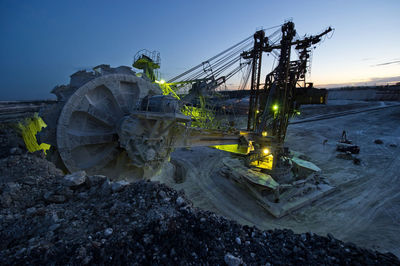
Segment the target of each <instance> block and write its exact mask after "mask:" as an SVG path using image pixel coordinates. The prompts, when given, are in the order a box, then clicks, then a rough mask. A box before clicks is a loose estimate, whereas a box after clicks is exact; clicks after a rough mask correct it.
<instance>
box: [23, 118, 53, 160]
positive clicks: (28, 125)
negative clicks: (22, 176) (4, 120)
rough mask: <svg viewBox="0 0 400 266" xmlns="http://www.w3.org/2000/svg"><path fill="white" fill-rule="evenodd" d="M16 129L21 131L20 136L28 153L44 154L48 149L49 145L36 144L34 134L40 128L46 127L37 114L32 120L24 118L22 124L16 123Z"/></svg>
mask: <svg viewBox="0 0 400 266" xmlns="http://www.w3.org/2000/svg"><path fill="white" fill-rule="evenodd" d="M18 127H19V128H20V129H21V135H22V138H23V139H24V142H25V145H26V148H27V149H28V151H29V152H35V151H39V150H43V152H44V153H45V154H46V153H47V150H48V149H50V145H49V144H47V143H41V144H40V145H39V144H38V142H37V139H36V134H37V133H38V132H40V131H41V130H42V128H44V127H47V125H46V123H45V122H44V121H43V119H42V118H41V117H39V116H38V115H37V114H35V115H34V117H32V118H26V119H25V121H23V122H22V123H21V122H20V123H18Z"/></svg>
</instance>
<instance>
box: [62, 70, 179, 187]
mask: <svg viewBox="0 0 400 266" xmlns="http://www.w3.org/2000/svg"><path fill="white" fill-rule="evenodd" d="M159 94H162V92H161V90H160V89H159V87H158V86H157V85H154V84H152V83H151V82H149V81H147V80H145V79H143V78H139V77H136V76H135V75H131V74H108V75H103V76H99V77H96V78H94V79H92V80H90V81H89V82H87V83H85V84H84V85H83V86H81V87H79V88H78V89H77V90H76V91H75V92H74V93H73V94H72V95H71V96H70V97H69V99H68V100H67V101H66V102H65V104H64V106H63V108H62V111H61V114H60V116H59V119H58V123H57V132H56V139H57V150H58V152H59V155H60V157H61V159H62V161H63V163H64V164H65V167H66V168H67V169H68V171H70V172H74V171H79V170H85V171H86V172H87V173H88V174H103V175H106V176H108V177H110V178H113V179H122V178H123V179H128V180H135V179H141V178H143V177H144V178H146V177H148V176H151V175H152V174H154V172H155V171H157V170H159V169H160V167H161V165H162V163H163V162H164V161H165V160H166V159H167V158H168V156H169V153H170V151H171V149H170V147H169V146H168V145H167V144H168V140H169V139H170V138H171V134H169V131H168V129H166V127H167V126H168V125H167V124H166V122H167V121H164V122H165V123H160V122H157V121H158V120H157V119H148V118H146V117H142V118H140V117H135V116H132V114H133V113H135V112H137V110H138V108H140V103H141V100H142V99H143V98H144V97H146V96H152V95H159ZM155 131H159V132H163V134H162V135H160V134H156V135H157V136H158V139H157V140H152V137H153V135H155V134H154V132H155ZM128 146H129V147H134V148H133V149H130V150H129V149H128V151H127V149H126V148H127V147H128ZM135 148H136V154H134V152H135ZM132 150H133V151H132ZM134 156H136V157H134ZM132 157H134V158H133V159H134V160H132Z"/></svg>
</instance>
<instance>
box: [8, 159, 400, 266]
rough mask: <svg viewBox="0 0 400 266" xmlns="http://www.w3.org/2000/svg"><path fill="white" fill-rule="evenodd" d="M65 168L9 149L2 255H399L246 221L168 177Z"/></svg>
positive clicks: (326, 259) (110, 259)
mask: <svg viewBox="0 0 400 266" xmlns="http://www.w3.org/2000/svg"><path fill="white" fill-rule="evenodd" d="M72 175H73V176H75V178H72V177H71V175H67V176H64V175H63V173H62V172H61V171H60V170H58V169H57V168H55V166H54V165H53V164H51V163H49V162H48V161H46V160H45V159H44V158H43V157H42V155H41V154H33V155H32V154H26V153H23V154H19V155H18V154H9V156H7V157H5V158H2V159H0V239H1V241H0V264H1V265H16V264H18V265H27V264H29V265H32V264H34V265H35V264H36V265H37V264H40V265H48V264H51V265H65V264H73V265H75V264H83V265H86V264H102V265H104V264H107V265H115V264H118V265H119V264H131V265H142V264H146V265H147V264H152V265H153V264H155V265H159V264H162V265H170V264H176V265H277V264H278V265H283V264H285V265H286V264H310V265H320V264H327V265H332V264H358V265H370V264H380V265H396V264H397V265H399V264H400V261H399V259H398V258H397V257H395V256H394V255H393V254H391V253H384V254H383V253H380V252H376V251H373V250H368V249H364V248H360V247H357V246H356V245H354V244H352V243H344V242H342V241H340V240H337V239H335V238H334V237H333V236H332V235H330V234H329V235H328V236H327V237H324V236H319V235H316V234H313V233H311V232H306V233H303V234H295V233H294V232H293V231H291V230H266V231H262V230H259V229H258V228H256V227H250V226H246V225H244V226H243V225H240V224H238V223H236V222H235V221H231V220H227V219H225V218H224V217H221V216H218V215H216V214H214V213H212V212H208V211H204V210H201V209H198V208H194V207H193V205H192V203H191V202H190V201H189V200H188V199H187V198H186V197H185V195H184V193H183V192H182V191H176V190H173V189H171V188H169V187H167V186H166V185H164V184H160V183H157V182H150V181H140V182H136V183H131V184H128V183H126V182H119V183H118V182H111V181H110V180H109V179H108V178H107V177H106V176H101V175H95V176H87V175H86V174H85V173H83V172H80V173H73V174H72Z"/></svg>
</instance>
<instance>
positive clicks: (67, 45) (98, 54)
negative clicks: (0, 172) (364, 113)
mask: <svg viewBox="0 0 400 266" xmlns="http://www.w3.org/2000/svg"><path fill="white" fill-rule="evenodd" d="M399 11H400V1H398V0H392V1H391V0H386V1H368V0H364V1H350V0H348V1H333V0H332V1H322V0H320V1H216V0H214V1H207V0H205V1H204V0H203V1H150V0H148V1H83V0H81V1H55V0H53V1H12V0H0V47H1V49H0V58H1V61H2V62H1V64H0V100H26V99H46V98H52V96H51V94H50V93H49V92H50V90H51V89H52V88H53V87H54V86H55V85H58V84H66V83H68V81H69V75H71V74H72V73H73V72H75V71H77V70H80V69H83V68H89V67H93V66H96V65H99V64H103V63H106V64H110V65H112V66H119V65H131V64H132V58H133V55H134V54H135V53H136V52H137V51H138V50H140V49H143V48H146V49H149V50H158V51H160V53H161V60H162V61H161V62H162V66H161V73H162V74H163V76H164V77H165V78H166V79H168V78H170V77H173V76H174V75H177V74H179V73H181V72H183V71H185V70H186V69H188V68H190V67H192V66H194V65H196V64H198V63H200V62H202V61H203V60H205V59H207V58H209V57H211V56H213V55H215V54H217V53H218V52H219V51H222V50H224V49H225V48H227V47H229V46H230V45H233V44H235V43H237V42H238V41H240V40H242V39H244V38H245V37H247V36H249V35H251V34H253V33H254V32H255V30H256V29H259V28H260V27H264V28H268V27H270V26H275V25H279V24H282V23H283V22H284V21H285V20H286V19H293V22H294V23H295V24H296V29H297V32H298V33H299V35H304V34H306V33H308V34H314V33H318V32H320V31H321V30H323V29H325V28H326V27H327V26H333V27H334V28H335V33H334V35H333V37H332V38H331V39H329V40H326V41H325V42H324V43H322V44H321V45H320V46H319V47H318V48H317V49H316V50H315V52H314V56H313V62H312V72H311V80H312V81H314V82H315V84H317V85H320V86H328V87H333V86H335V85H337V84H346V85H347V84H371V83H377V82H378V83H381V82H383V83H384V82H387V81H400V34H399V33H400V30H399V28H400V16H399ZM387 63H389V64H387Z"/></svg>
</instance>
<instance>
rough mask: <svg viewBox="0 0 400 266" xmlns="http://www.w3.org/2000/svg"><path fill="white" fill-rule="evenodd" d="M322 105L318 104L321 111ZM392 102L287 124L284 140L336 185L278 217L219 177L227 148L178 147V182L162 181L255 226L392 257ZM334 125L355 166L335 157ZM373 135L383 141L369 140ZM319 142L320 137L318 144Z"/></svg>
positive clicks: (397, 239) (396, 238) (308, 111)
mask: <svg viewBox="0 0 400 266" xmlns="http://www.w3.org/2000/svg"><path fill="white" fill-rule="evenodd" d="M387 104H391V103H383V102H360V101H354V102H353V101H331V103H330V104H329V105H328V106H327V107H324V106H310V107H305V108H303V110H302V115H301V117H300V118H308V117H311V116H313V115H320V114H324V113H326V112H329V113H331V112H335V111H338V112H339V111H345V110H355V109H358V108H360V109H362V108H366V107H377V106H384V105H387ZM324 108H325V109H324ZM399 125H400V107H393V108H388V109H382V110H377V111H370V112H363V113H359V114H353V115H348V116H341V117H337V118H332V119H327V120H321V121H314V122H309V123H304V124H295V125H290V126H289V128H288V135H287V146H289V147H290V149H292V150H294V151H298V152H302V153H304V154H307V156H308V157H309V158H310V160H311V161H312V162H314V163H315V164H316V165H318V166H319V167H320V168H321V169H322V175H323V176H324V177H325V178H326V179H327V180H328V181H329V183H330V184H331V185H333V186H335V187H336V190H335V191H334V192H333V193H332V194H330V195H328V196H326V197H324V198H322V199H320V200H318V201H316V202H314V203H313V204H311V205H308V206H306V207H303V208H301V209H299V210H297V211H295V212H293V213H291V214H289V215H287V216H285V217H283V218H280V219H276V218H274V217H273V216H271V215H270V214H268V213H267V212H266V211H265V210H264V209H263V208H261V207H260V206H259V205H258V204H257V203H256V202H255V201H254V199H253V198H252V197H250V196H249V195H248V194H246V193H243V192H242V191H241V189H240V188H239V187H237V186H235V185H232V183H231V181H229V180H227V179H226V178H224V177H222V176H221V174H220V173H219V169H221V167H222V158H224V157H226V156H231V155H230V154H228V153H225V152H222V151H219V150H214V149H211V148H193V149H179V150H177V151H175V152H174V153H173V154H172V160H173V161H174V160H175V161H178V162H179V165H185V166H184V168H182V169H179V171H180V172H181V173H182V176H183V178H184V182H181V183H176V181H175V180H172V179H171V178H169V179H168V178H164V179H163V180H162V181H163V182H165V183H167V184H168V185H170V186H172V187H173V188H175V189H178V190H179V189H183V190H184V191H185V193H186V195H187V197H188V198H190V199H191V200H192V201H193V203H194V205H195V206H197V207H201V208H203V209H206V210H210V211H213V212H216V213H218V214H221V215H223V216H226V217H227V218H229V219H233V220H236V221H238V222H239V223H242V224H248V225H256V226H258V227H259V228H261V229H274V228H289V229H292V230H293V231H294V232H296V233H303V232H313V233H317V234H321V235H326V234H328V233H330V234H332V235H333V236H334V237H336V238H338V239H340V240H342V241H345V242H353V243H355V244H357V245H359V246H361V247H366V248H373V249H376V250H379V251H383V252H386V251H389V252H392V253H394V254H395V255H397V256H398V257H400V182H399V181H400V173H399V169H400V160H399V157H400V126H399ZM342 130H346V131H347V135H348V138H349V139H351V140H353V142H354V143H355V144H357V145H359V146H360V148H361V151H360V154H359V155H358V156H357V157H358V158H359V159H361V165H355V164H353V161H351V160H344V159H340V158H337V157H336V155H337V154H338V152H337V151H336V140H338V139H339V138H340V136H341V133H342ZM376 139H380V140H382V141H383V144H375V143H374V141H375V140H376ZM324 140H328V142H327V143H326V144H325V145H323V142H324Z"/></svg>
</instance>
